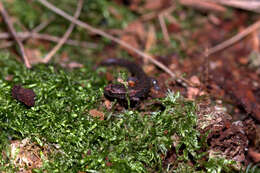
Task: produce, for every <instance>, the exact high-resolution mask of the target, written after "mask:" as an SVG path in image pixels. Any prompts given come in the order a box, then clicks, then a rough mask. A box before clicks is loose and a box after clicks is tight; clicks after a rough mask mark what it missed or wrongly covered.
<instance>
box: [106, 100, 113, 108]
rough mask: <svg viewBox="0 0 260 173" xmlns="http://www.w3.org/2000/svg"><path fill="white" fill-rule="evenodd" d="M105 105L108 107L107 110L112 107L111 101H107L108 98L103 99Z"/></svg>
mask: <svg viewBox="0 0 260 173" xmlns="http://www.w3.org/2000/svg"><path fill="white" fill-rule="evenodd" d="M105 106H106V108H107V109H108V110H110V109H111V108H112V103H111V101H109V100H107V99H106V100H105Z"/></svg>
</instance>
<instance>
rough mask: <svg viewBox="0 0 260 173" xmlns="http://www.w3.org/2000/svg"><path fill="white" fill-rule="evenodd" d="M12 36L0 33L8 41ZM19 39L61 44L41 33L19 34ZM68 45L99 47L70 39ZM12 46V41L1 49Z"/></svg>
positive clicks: (54, 38) (0, 37) (57, 38)
mask: <svg viewBox="0 0 260 173" xmlns="http://www.w3.org/2000/svg"><path fill="white" fill-rule="evenodd" d="M10 37H11V35H10V34H9V33H0V39H8V38H10ZM17 37H18V38H20V39H26V38H34V39H40V40H46V41H51V42H59V41H60V39H61V38H59V37H56V36H52V35H48V34H39V33H30V32H18V33H17ZM66 44H68V45H71V46H80V47H86V48H93V49H95V48H97V45H96V44H95V43H89V42H80V41H76V40H71V39H68V40H67V41H66ZM11 45H12V41H10V42H7V43H6V44H5V45H4V46H0V48H6V47H9V46H11Z"/></svg>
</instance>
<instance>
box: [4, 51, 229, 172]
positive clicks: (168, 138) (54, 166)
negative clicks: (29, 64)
mask: <svg viewBox="0 0 260 173" xmlns="http://www.w3.org/2000/svg"><path fill="white" fill-rule="evenodd" d="M0 67H1V69H2V70H1V72H0V74H1V80H0V105H1V107H0V112H1V113H0V130H1V134H0V150H1V151H2V152H6V151H7V150H8V147H7V146H9V143H10V140H9V139H12V140H22V139H25V138H29V139H30V140H31V141H33V142H36V143H37V144H38V145H39V146H45V145H49V146H52V145H55V146H58V148H59V149H58V150H59V152H57V151H55V150H52V152H51V153H49V156H48V160H45V162H44V164H43V166H42V167H41V169H39V170H35V171H36V172H41V171H43V170H45V171H47V172H78V171H91V170H92V171H94V170H102V172H122V171H123V172H149V170H157V171H163V170H164V171H167V170H168V171H169V168H174V167H175V168H178V169H179V170H180V171H179V172H185V171H184V170H188V169H189V170H190V169H191V170H193V171H195V170H196V168H189V166H188V165H186V164H185V163H187V162H188V161H189V160H190V157H192V158H193V160H194V161H195V162H197V163H196V165H197V166H196V167H197V168H199V167H201V166H203V164H204V163H203V164H201V163H200V164H199V162H198V161H199V159H200V157H201V156H202V155H203V153H202V154H198V150H199V149H200V148H201V146H202V145H201V144H200V142H199V133H198V131H197V130H196V129H195V126H196V116H195V110H196V109H195V108H196V106H195V104H194V102H190V101H185V100H184V99H183V98H182V97H181V96H180V95H179V94H178V93H177V94H173V93H171V92H170V93H169V94H168V96H167V97H166V98H164V99H161V100H160V101H161V103H162V104H163V105H164V107H165V109H164V110H157V111H151V112H149V113H144V112H140V111H136V110H125V111H122V112H114V111H112V112H110V111H108V110H106V109H105V108H104V106H101V105H102V100H101V98H102V95H103V94H102V90H103V87H104V86H105V84H106V82H105V80H104V79H103V78H102V77H99V76H98V73H97V72H94V71H92V70H91V68H89V67H90V65H88V64H86V65H85V67H84V68H81V69H77V70H73V71H71V72H66V71H64V70H63V69H61V68H60V67H55V68H54V67H53V66H45V65H37V66H35V67H34V68H33V69H32V70H28V69H26V68H25V67H24V66H23V64H21V63H18V62H16V61H14V60H12V58H11V57H9V56H8V55H7V54H6V53H1V54H0ZM100 70H103V69H100ZM8 76H12V80H11V81H7V80H5V78H7V77H8ZM14 84H22V85H23V86H24V87H26V88H31V89H33V90H34V91H35V93H36V95H37V99H36V105H35V107H32V108H30V109H28V108H26V107H25V106H24V105H23V104H22V103H20V102H18V101H17V100H15V99H13V98H12V96H11V88H12V86H13V85H14ZM100 107H102V108H101V109H102V111H103V112H104V113H105V120H100V119H98V118H94V117H92V116H91V115H90V114H89V110H91V109H99V110H100ZM173 142H175V143H176V146H175V148H176V151H177V156H178V158H177V160H178V162H176V163H174V165H168V167H167V168H163V166H162V159H163V158H164V157H165V156H166V153H167V151H169V150H170V149H171V148H172V147H173V146H172V145H173ZM8 162H9V160H8V159H4V157H3V155H2V156H0V171H8V170H9V171H10V170H13V169H15V168H14V165H12V166H10V165H9V166H5V165H6V163H8ZM108 162H109V165H108V164H107V163H108ZM214 163H215V164H214ZM216 163H218V162H217V161H215V162H210V163H209V164H208V166H210V169H208V170H210V171H209V172H212V169H215V168H216V170H221V168H222V166H221V165H218V166H217V165H216ZM180 165H182V166H180ZM223 166H224V164H223ZM182 168H183V169H182ZM165 169H166V170H165ZM94 172H95V171H94Z"/></svg>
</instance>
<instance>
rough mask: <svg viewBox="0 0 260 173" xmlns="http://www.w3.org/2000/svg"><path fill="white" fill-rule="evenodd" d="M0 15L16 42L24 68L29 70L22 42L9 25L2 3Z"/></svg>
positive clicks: (0, 4) (29, 65) (11, 25)
mask: <svg viewBox="0 0 260 173" xmlns="http://www.w3.org/2000/svg"><path fill="white" fill-rule="evenodd" d="M0 13H1V15H2V16H3V19H4V21H5V23H6V24H7V27H8V29H9V30H10V33H11V35H12V37H13V38H14V40H15V41H16V43H17V44H18V47H19V49H20V53H21V55H22V58H23V60H24V63H25V66H26V67H27V68H31V64H30V62H29V61H28V58H27V56H26V54H25V51H24V47H23V44H22V42H21V41H20V40H19V38H18V37H17V34H16V32H15V30H14V27H13V24H12V23H11V21H10V17H9V15H8V14H7V12H6V11H5V9H4V6H3V4H2V2H0Z"/></svg>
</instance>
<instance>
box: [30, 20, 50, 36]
mask: <svg viewBox="0 0 260 173" xmlns="http://www.w3.org/2000/svg"><path fill="white" fill-rule="evenodd" d="M53 20H54V17H51V18H50V19H49V20H46V21H43V22H42V23H40V24H39V25H38V26H36V27H35V28H34V29H33V30H32V32H33V33H38V32H40V31H41V30H43V29H44V28H46V26H48V25H49V24H50V23H51V22H52V21H53Z"/></svg>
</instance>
